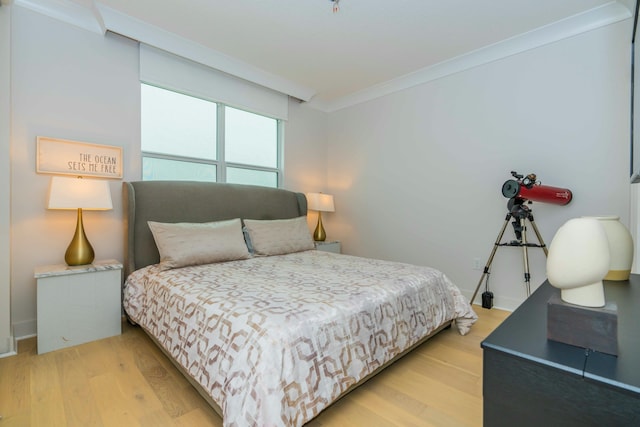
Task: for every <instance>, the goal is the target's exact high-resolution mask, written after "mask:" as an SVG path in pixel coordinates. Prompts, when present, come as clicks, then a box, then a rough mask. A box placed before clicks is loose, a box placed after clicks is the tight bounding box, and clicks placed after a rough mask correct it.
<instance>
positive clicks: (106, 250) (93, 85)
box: [0, 6, 327, 337]
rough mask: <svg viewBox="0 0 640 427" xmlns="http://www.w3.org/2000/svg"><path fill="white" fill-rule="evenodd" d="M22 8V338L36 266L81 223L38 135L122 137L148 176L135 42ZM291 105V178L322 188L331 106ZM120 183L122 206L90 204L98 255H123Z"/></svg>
mask: <svg viewBox="0 0 640 427" xmlns="http://www.w3.org/2000/svg"><path fill="white" fill-rule="evenodd" d="M2 9H4V7H3V8H2ZM13 15H14V16H13V26H12V30H11V33H12V34H11V35H12V41H11V49H12V54H13V57H12V61H11V70H12V73H13V76H12V84H11V90H12V95H13V99H12V103H11V108H12V120H11V124H12V126H13V135H12V138H11V167H12V173H11V178H12V186H11V191H12V197H11V215H12V223H11V229H12V239H11V256H12V261H11V269H12V274H11V282H12V296H11V305H12V307H11V309H12V313H11V315H12V323H13V325H14V326H15V335H16V337H23V336H28V335H31V334H34V333H35V332H36V330H35V327H36V282H35V279H34V278H33V270H34V268H35V267H36V266H39V265H47V264H56V263H63V262H64V252H65V250H66V247H67V245H68V244H69V241H70V240H71V237H72V235H73V231H74V227H75V222H76V218H75V214H72V213H71V212H68V211H47V210H46V208H45V203H46V194H47V189H48V184H49V180H50V177H49V176H47V175H39V174H37V173H36V172H35V170H36V160H35V159H36V157H35V156H36V153H35V147H36V137H37V136H38V135H42V136H50V137H55V138H62V139H71V140H77V141H85V142H92V143H98V144H106V145H118V146H122V147H124V150H123V151H124V180H137V179H140V176H141V174H140V142H139V141H140V86H139V73H138V62H139V55H138V45H137V43H136V42H134V41H132V40H130V39H127V38H124V37H120V36H117V35H113V34H107V36H106V37H103V36H101V35H99V34H95V33H92V32H89V31H86V30H83V29H80V28H77V27H74V26H71V25H69V24H65V23H62V22H59V21H56V20H53V19H51V18H48V17H45V16H43V15H39V14H37V13H35V12H32V11H30V10H27V9H24V8H21V7H17V6H14V7H13ZM1 54H2V51H1V50H0V55H1ZM1 81H2V78H1V76H0V82H1ZM289 109H290V110H289V121H288V122H287V124H286V127H285V137H286V144H285V152H284V158H285V162H286V168H287V173H286V176H285V187H286V188H290V189H292V190H297V191H312V190H316V189H317V186H319V185H321V184H324V182H325V178H326V167H325V164H326V145H324V141H326V120H327V115H326V114H325V113H321V112H318V111H314V110H310V109H308V108H307V107H304V106H301V105H299V104H298V103H295V102H291V103H290V105H289ZM0 141H1V139H0ZM0 149H1V147H0ZM2 153H8V150H3V151H2ZM308 154H311V156H308ZM0 157H2V156H0ZM289 166H291V167H289ZM0 169H2V168H0ZM111 192H112V198H113V202H114V209H113V210H112V211H109V212H91V211H87V212H85V213H84V227H85V230H86V232H87V235H88V237H89V239H90V241H91V242H92V245H93V247H94V249H95V251H96V258H97V259H105V258H115V259H118V260H122V259H123V246H124V243H123V238H122V235H123V226H122V203H121V182H120V181H117V180H115V181H112V183H111ZM0 197H2V191H1V187H0ZM0 244H1V241H0ZM0 286H1V285H0ZM1 292H2V288H0V297H1V296H2V295H3V294H2V293H1Z"/></svg>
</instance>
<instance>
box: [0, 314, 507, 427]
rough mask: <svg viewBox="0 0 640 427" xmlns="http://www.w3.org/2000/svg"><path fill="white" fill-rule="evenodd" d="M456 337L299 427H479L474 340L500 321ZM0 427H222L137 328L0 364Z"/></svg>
mask: <svg viewBox="0 0 640 427" xmlns="http://www.w3.org/2000/svg"><path fill="white" fill-rule="evenodd" d="M474 308H475V309H476V312H477V313H478V316H479V320H478V322H477V323H476V324H475V325H474V326H473V328H472V329H471V332H470V333H469V334H468V335H466V336H464V337H463V336H460V335H459V334H458V332H457V330H455V328H451V329H448V330H445V331H443V332H442V333H440V334H438V335H437V336H436V337H434V338H432V339H431V340H429V341H427V342H426V343H424V344H422V345H421V346H420V347H418V348H417V349H415V350H414V351H412V352H411V353H409V354H408V355H406V356H405V357H404V358H402V359H401V360H400V361H398V362H396V363H395V364H393V365H392V366H390V367H388V368H387V369H386V370H385V371H383V372H382V373H380V374H379V375H377V376H376V377H374V378H372V379H371V380H369V381H368V382H367V383H365V384H364V385H362V386H361V387H359V388H358V389H356V390H355V391H353V392H352V393H350V394H349V395H347V396H346V397H344V398H343V399H341V400H340V401H339V402H337V403H336V404H334V405H333V406H331V407H330V408H328V409H327V410H326V411H324V412H323V413H322V414H320V416H318V417H317V418H316V419H314V420H312V421H311V422H310V423H309V424H308V426H309V427H338V426H339V427H349V426H358V427H359V426H367V427H370V426H373V427H378V426H379V427H384V426H446V427H455V426H468V427H472V426H481V425H482V350H481V348H480V342H481V341H482V340H483V339H484V338H485V337H486V336H487V335H488V334H489V333H490V332H491V331H492V330H493V329H495V327H496V326H498V325H499V324H500V323H501V322H502V321H503V320H504V319H505V318H506V317H507V316H508V315H509V313H508V312H506V311H501V310H497V309H495V308H494V309H491V310H486V309H483V308H480V307H478V306H474ZM0 417H1V418H0V427H9V426H11V427H13V426H19V427H40V426H43V427H44V426H46V427H55V426H79V427H80V426H81V427H87V426H101V427H121V426H126V427H138V426H140V427H145V426H149V427H163V426H167V427H187V426H188V427H200V426H203V427H204V426H206V427H208V426H214V427H217V426H222V421H221V419H220V417H219V416H218V415H217V414H216V413H215V412H214V411H213V410H212V409H211V408H210V407H209V406H208V405H207V403H206V402H205V401H204V399H202V397H201V396H200V395H199V394H198V393H197V392H196V391H195V390H194V389H193V387H191V385H190V384H189V383H188V382H187V381H186V380H185V379H184V378H183V377H182V375H181V374H180V373H179V372H178V371H177V370H176V369H175V368H174V367H173V365H172V364H171V362H169V360H167V359H166V357H165V356H164V355H163V354H162V352H161V351H160V350H159V349H158V348H157V347H156V346H155V345H154V344H153V343H152V342H151V340H150V339H149V338H148V337H147V336H146V335H145V334H144V333H143V332H142V330H141V329H140V328H137V327H132V326H129V325H128V324H127V323H126V322H125V323H123V333H122V335H120V336H117V337H112V338H107V339H103V340H100V341H95V342H92V343H88V344H83V345H80V346H76V347H71V348H68V349H64V350H58V351H54V352H50V353H46V354H43V355H37V354H36V339H35V338H31V339H28V340H24V341H21V342H20V343H19V352H18V355H17V356H12V357H7V358H4V359H0Z"/></svg>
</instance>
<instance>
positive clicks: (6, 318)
mask: <svg viewBox="0 0 640 427" xmlns="http://www.w3.org/2000/svg"><path fill="white" fill-rule="evenodd" d="M10 41H11V8H10V7H9V6H3V7H0V94H2V96H0V154H2V155H0V355H2V354H4V353H9V352H10V351H12V350H13V338H12V332H11V310H10V309H11V282H10V278H11V275H10V273H9V268H10V263H9V259H10V236H9V233H10V230H11V228H10V216H9V201H10V197H11V186H10V178H11V177H10V174H9V170H10V161H9V156H8V155H5V153H6V154H8V153H9V144H10V138H11V131H10V129H11V97H10V87H11V69H10V66H9V64H10V54H11V45H10Z"/></svg>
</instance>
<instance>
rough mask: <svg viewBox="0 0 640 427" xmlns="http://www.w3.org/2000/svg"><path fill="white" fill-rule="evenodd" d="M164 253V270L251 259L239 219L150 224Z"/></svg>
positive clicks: (149, 222)
mask: <svg viewBox="0 0 640 427" xmlns="http://www.w3.org/2000/svg"><path fill="white" fill-rule="evenodd" d="M147 223H148V224H149V228H150V229H151V233H152V234H153V238H154V240H155V241H156V246H157V247H158V252H159V253H160V268H161V269H162V270H169V269H171V268H178V267H186V266H188V265H200V264H210V263H214V262H221V261H232V260H236V259H246V258H249V251H248V250H247V245H246V244H245V242H244V237H243V235H242V223H241V221H240V219H239V218H236V219H231V220H228V221H217V222H205V223H186V222H181V223H175V224H169V223H161V222H154V221H148V222H147Z"/></svg>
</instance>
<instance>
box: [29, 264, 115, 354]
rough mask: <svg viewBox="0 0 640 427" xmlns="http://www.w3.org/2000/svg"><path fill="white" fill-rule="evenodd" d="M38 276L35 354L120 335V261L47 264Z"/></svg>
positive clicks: (37, 270)
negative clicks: (69, 264) (71, 264)
mask: <svg viewBox="0 0 640 427" xmlns="http://www.w3.org/2000/svg"><path fill="white" fill-rule="evenodd" d="M34 275H35V278H36V279H37V288H38V289H37V311H38V319H37V323H38V354H42V353H46V352H48V351H53V350H57V349H60V348H64V347H71V346H74V345H78V344H83V343H86V342H89V341H94V340H98V339H101V338H107V337H110V336H114V335H119V334H120V333H121V328H122V314H121V313H122V312H121V303H120V301H121V283H122V264H121V263H120V262H118V261H115V260H106V261H96V262H94V263H93V264H88V265H81V266H78V267H69V266H67V265H63V264H61V265H48V266H43V267H38V268H36V270H35V274H34Z"/></svg>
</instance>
